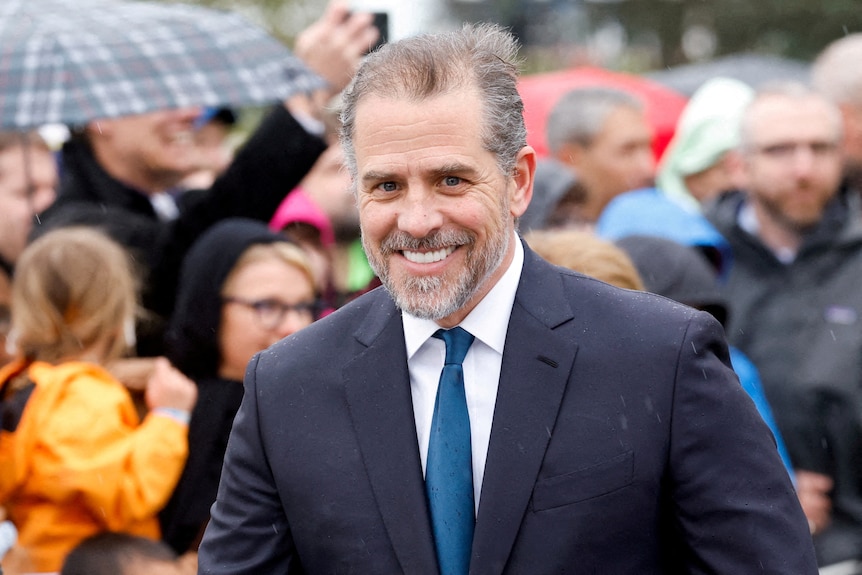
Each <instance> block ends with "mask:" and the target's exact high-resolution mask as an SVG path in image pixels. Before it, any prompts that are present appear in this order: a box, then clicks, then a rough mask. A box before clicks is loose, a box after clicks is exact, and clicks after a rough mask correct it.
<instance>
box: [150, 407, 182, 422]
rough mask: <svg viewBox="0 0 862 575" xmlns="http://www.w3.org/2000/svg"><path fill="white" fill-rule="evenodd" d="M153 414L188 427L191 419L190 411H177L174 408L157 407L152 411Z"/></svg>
mask: <svg viewBox="0 0 862 575" xmlns="http://www.w3.org/2000/svg"><path fill="white" fill-rule="evenodd" d="M153 413H155V414H157V415H165V416H167V417H170V418H171V419H173V420H175V421H177V422H179V423H182V424H183V425H188V424H189V421H190V420H191V418H192V413H191V412H190V411H186V410H185V409H178V408H176V407H157V408H155V409H154V410H153Z"/></svg>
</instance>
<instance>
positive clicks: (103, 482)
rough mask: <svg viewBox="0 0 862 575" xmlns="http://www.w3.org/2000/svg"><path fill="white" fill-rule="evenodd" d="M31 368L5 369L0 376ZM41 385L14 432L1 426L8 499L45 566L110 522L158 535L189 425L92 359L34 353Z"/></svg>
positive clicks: (28, 546)
mask: <svg viewBox="0 0 862 575" xmlns="http://www.w3.org/2000/svg"><path fill="white" fill-rule="evenodd" d="M22 369H23V366H22V364H20V363H13V364H11V365H8V366H6V367H5V368H3V369H0V383H2V382H5V381H6V380H7V379H9V378H10V377H12V376H14V375H15V374H16V373H20V371H21V370H22ZM27 370H28V371H27V373H28V376H29V378H30V380H31V381H32V382H34V383H35V388H34V390H33V393H32V395H31V396H30V398H29V400H28V401H27V404H26V406H25V408H24V411H23V414H22V417H21V421H20V423H19V425H18V427H17V429H15V431H14V432H7V431H2V432H0V504H2V505H5V506H6V509H7V511H8V513H9V518H10V519H11V520H12V522H13V523H14V524H15V525H16V527H17V528H18V532H19V537H18V544H19V545H20V546H21V547H23V548H24V551H25V552H26V553H27V554H28V555H29V558H30V559H31V560H32V561H33V564H34V565H35V567H36V569H37V571H40V572H51V571H59V570H60V568H61V566H62V563H63V560H64V559H65V556H66V554H67V553H68V552H69V551H71V550H72V548H73V547H74V546H75V545H77V544H78V543H79V542H80V541H81V540H83V539H84V538H86V537H88V536H90V535H93V534H95V533H98V532H101V531H105V530H111V531H124V532H127V533H133V534H136V535H143V536H147V537H151V538H158V537H159V527H158V520H157V518H156V514H157V513H158V511H159V510H160V509H161V508H162V507H163V506H164V504H165V503H166V502H167V500H168V498H169V497H170V495H171V492H172V491H173V489H174V486H175V485H176V483H177V480H178V479H179V477H180V473H181V472H182V469H183V465H184V463H185V460H186V457H187V455H188V437H187V432H188V429H187V426H186V425H184V424H182V423H180V422H178V421H176V420H175V419H173V418H171V417H169V416H165V415H161V414H156V413H150V414H149V415H147V416H146V418H145V419H144V420H143V422H142V423H141V422H140V420H139V418H138V414H137V412H136V410H135V407H134V404H133V402H132V398H131V396H130V395H129V393H128V391H127V390H126V389H125V387H123V385H122V384H121V383H120V382H119V381H117V380H116V379H115V378H114V377H113V376H111V374H109V373H108V372H107V371H106V370H105V369H103V368H101V367H99V366H98V365H95V364H92V363H84V362H76V361H73V362H67V363H62V364H60V365H51V364H48V363H43V362H34V363H32V364H31V365H30V366H29V368H27Z"/></svg>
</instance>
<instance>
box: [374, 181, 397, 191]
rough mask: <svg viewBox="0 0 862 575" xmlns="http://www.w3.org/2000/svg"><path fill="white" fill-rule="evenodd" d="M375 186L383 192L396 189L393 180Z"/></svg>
mask: <svg viewBox="0 0 862 575" xmlns="http://www.w3.org/2000/svg"><path fill="white" fill-rule="evenodd" d="M377 187H378V188H380V190H382V191H384V192H394V191H396V190H398V186H397V185H396V184H395V182H383V183H382V184H380V185H379V186H377Z"/></svg>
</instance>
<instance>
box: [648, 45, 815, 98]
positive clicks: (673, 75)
mask: <svg viewBox="0 0 862 575" xmlns="http://www.w3.org/2000/svg"><path fill="white" fill-rule="evenodd" d="M809 69H810V65H809V64H808V62H804V61H801V60H793V59H791V58H782V57H780V56H770V55H766V54H752V53H740V54H731V55H730V56H724V57H722V58H716V59H715V60H710V61H709V62H698V63H694V64H683V65H682V66H675V67H673V68H667V69H666V70H658V71H655V72H650V73H648V74H646V76H647V77H648V78H651V79H652V80H655V81H656V82H659V83H660V84H663V85H665V86H668V87H670V88H672V89H674V90H678V91H679V92H681V93H683V94H686V95H689V96H691V95H693V94H694V93H695V92H696V91H697V89H698V88H700V87H701V86H702V85H703V84H704V83H706V81H707V80H710V79H712V78H732V79H734V80H739V81H740V82H743V83H745V84H748V85H749V86H751V87H752V88H758V87H759V86H761V85H763V84H764V83H767V82H776V81H783V80H790V81H795V82H801V83H803V84H807V83H808V81H809V79H810V78H809V76H810V70H809Z"/></svg>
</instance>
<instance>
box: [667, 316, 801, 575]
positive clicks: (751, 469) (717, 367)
mask: <svg viewBox="0 0 862 575" xmlns="http://www.w3.org/2000/svg"><path fill="white" fill-rule="evenodd" d="M729 365H730V363H729V358H728V351H727V346H726V344H725V343H724V338H723V335H722V333H721V327H720V325H719V324H718V323H717V322H715V321H714V320H712V318H711V317H708V316H705V314H699V315H698V316H695V318H694V319H692V320H691V322H690V324H689V326H688V329H687V331H686V335H685V337H684V340H683V345H682V347H681V350H680V357H679V362H678V365H677V373H676V382H675V388H674V389H675V390H674V398H673V416H672V417H673V421H672V424H671V440H670V441H671V445H670V456H669V457H670V461H669V470H670V471H669V474H670V496H671V498H672V505H673V508H674V514H673V515H674V519H673V521H674V526H673V528H674V529H675V530H676V531H677V532H678V533H679V534H680V536H681V539H682V542H683V549H682V550H681V551H682V553H681V555H680V556H678V557H677V558H676V560H678V561H681V562H682V563H683V565H682V570H683V571H684V572H686V573H704V574H705V573H751V572H753V571H757V572H758V573H774V574H779V573H795V574H803V573H804V574H807V573H810V574H812V575H813V574H816V573H817V565H816V561H815V558H814V550H813V546H812V542H811V536H810V534H809V531H808V525H807V521H806V520H805V517H804V515H803V513H802V509H801V507H800V506H799V502H798V499H797V497H796V494H795V492H794V490H793V486H792V483H791V480H790V478H789V476H788V474H787V472H786V471H785V469H784V466H783V464H782V462H781V459H780V457H779V455H778V452H777V450H776V448H775V444H774V443H773V441H772V440H771V435H770V433H769V431H768V428H767V427H766V425H765V424H764V422H763V420H762V418H761V417H760V416H759V415H758V413H757V410H756V408H755V407H754V404H753V403H752V401H751V400H750V398H749V397H748V395H747V394H746V393H745V391H744V390H743V389H742V387H741V386H740V385H739V384H738V382H737V381H736V379H735V375H734V374H733V372H732V371H731V370H730V369H729Z"/></svg>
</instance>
